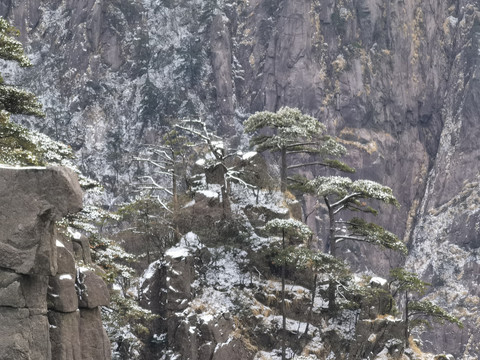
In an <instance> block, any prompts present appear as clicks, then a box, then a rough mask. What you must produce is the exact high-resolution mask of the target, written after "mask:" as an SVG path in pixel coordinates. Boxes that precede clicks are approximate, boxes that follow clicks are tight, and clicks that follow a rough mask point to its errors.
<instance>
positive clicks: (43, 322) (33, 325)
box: [0, 307, 51, 360]
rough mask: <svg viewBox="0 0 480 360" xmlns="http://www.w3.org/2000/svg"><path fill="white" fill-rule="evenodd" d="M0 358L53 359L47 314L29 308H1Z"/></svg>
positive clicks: (2, 359)
mask: <svg viewBox="0 0 480 360" xmlns="http://www.w3.org/2000/svg"><path fill="white" fill-rule="evenodd" d="M0 324H1V326H0V339H2V341H0V359H1V360H13V359H15V360H17V359H19V360H23V359H25V360H33V359H38V360H47V359H51V350H50V339H49V332H48V331H49V325H48V319H47V316H46V315H38V314H35V313H32V312H31V311H30V310H29V309H25V308H24V309H14V308H8V307H1V308H0Z"/></svg>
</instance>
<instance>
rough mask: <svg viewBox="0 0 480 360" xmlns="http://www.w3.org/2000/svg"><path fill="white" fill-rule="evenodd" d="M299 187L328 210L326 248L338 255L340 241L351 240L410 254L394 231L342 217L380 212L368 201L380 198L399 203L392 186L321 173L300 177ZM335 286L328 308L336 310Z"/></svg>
mask: <svg viewBox="0 0 480 360" xmlns="http://www.w3.org/2000/svg"><path fill="white" fill-rule="evenodd" d="M295 180H296V186H297V188H299V189H301V190H303V191H304V192H307V193H311V194H314V195H316V196H317V197H319V198H320V199H323V201H324V202H325V205H326V207H327V211H328V218H329V224H328V239H327V251H328V253H330V254H331V255H332V256H334V257H337V244H338V243H339V242H341V241H345V240H351V241H359V242H366V243H369V244H373V245H379V246H381V247H383V248H386V249H391V250H395V251H399V252H401V253H403V254H406V253H407V247H406V246H405V244H404V243H403V242H402V241H401V240H400V239H399V238H398V237H397V236H395V235H394V234H393V233H391V232H389V231H387V230H385V229H384V228H383V227H381V226H380V225H377V224H374V223H370V222H367V221H365V220H364V219H361V218H358V217H354V218H352V219H350V220H342V218H341V214H342V213H344V212H346V211H355V212H366V213H371V214H377V210H375V209H374V208H372V207H371V206H369V205H368V204H367V202H368V201H371V200H377V201H380V202H382V203H385V204H389V205H394V206H398V205H399V204H398V201H397V199H396V198H395V196H394V195H393V192H392V189H390V188H389V187H388V186H384V185H381V184H379V183H377V182H374V181H370V180H356V181H353V180H351V179H350V178H347V177H341V176H319V177H317V178H315V179H313V180H310V181H308V180H306V179H304V178H303V179H302V178H301V177H297V178H296V179H295ZM335 288H336V286H335V284H334V283H333V282H331V283H330V285H329V289H328V300H329V309H330V310H331V311H335V309H336V303H335V293H336V290H335Z"/></svg>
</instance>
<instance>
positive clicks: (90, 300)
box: [77, 268, 110, 309]
mask: <svg viewBox="0 0 480 360" xmlns="http://www.w3.org/2000/svg"><path fill="white" fill-rule="evenodd" d="M77 294H78V306H79V307H80V308H88V309H94V308H96V307H98V306H106V305H108V304H109V302H110V292H109V291H108V288H107V285H106V284H105V282H104V281H103V279H102V278H101V277H100V276H98V275H96V274H95V273H94V272H93V271H92V270H90V269H87V268H79V269H78V270H77Z"/></svg>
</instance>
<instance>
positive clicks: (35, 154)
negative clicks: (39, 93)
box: [0, 17, 72, 165]
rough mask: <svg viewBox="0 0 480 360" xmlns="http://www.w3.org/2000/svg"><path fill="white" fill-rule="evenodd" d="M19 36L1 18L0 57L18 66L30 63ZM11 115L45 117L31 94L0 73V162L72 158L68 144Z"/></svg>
mask: <svg viewBox="0 0 480 360" xmlns="http://www.w3.org/2000/svg"><path fill="white" fill-rule="evenodd" d="M18 35H19V32H18V30H17V29H15V28H14V27H13V26H11V25H10V24H9V23H8V22H7V21H6V20H5V19H3V18H2V17H0V58H1V59H3V60H5V61H12V62H15V63H16V64H18V65H19V66H20V67H29V66H32V64H31V62H30V60H28V58H27V57H26V56H25V54H24V51H23V46H22V44H21V43H20V42H19V41H18V40H17V39H16V37H18ZM12 114H22V115H33V116H38V117H44V116H45V114H44V113H43V112H42V106H41V104H40V103H39V102H38V99H37V97H36V96H35V95H34V94H32V93H31V92H28V91H25V90H22V89H20V88H18V87H16V86H15V85H12V84H9V83H7V82H6V81H5V79H4V78H3V77H2V76H1V75H0V162H2V163H7V164H12V165H20V164H21V165H40V164H44V163H46V162H49V161H50V160H53V161H55V160H58V158H61V157H63V158H64V157H71V155H72V154H71V150H70V149H69V148H68V147H67V146H65V145H63V144H60V143H57V142H54V141H52V140H51V139H49V138H48V137H46V136H45V135H42V134H38V133H36V132H34V131H29V130H27V129H26V128H24V127H22V126H19V125H17V124H14V123H12V122H11V121H10V115H12Z"/></svg>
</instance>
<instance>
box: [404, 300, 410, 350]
mask: <svg viewBox="0 0 480 360" xmlns="http://www.w3.org/2000/svg"><path fill="white" fill-rule="evenodd" d="M409 337H410V331H408V291H405V347H406V348H408V347H410V344H409V341H408V340H409V339H408V338H409Z"/></svg>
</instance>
